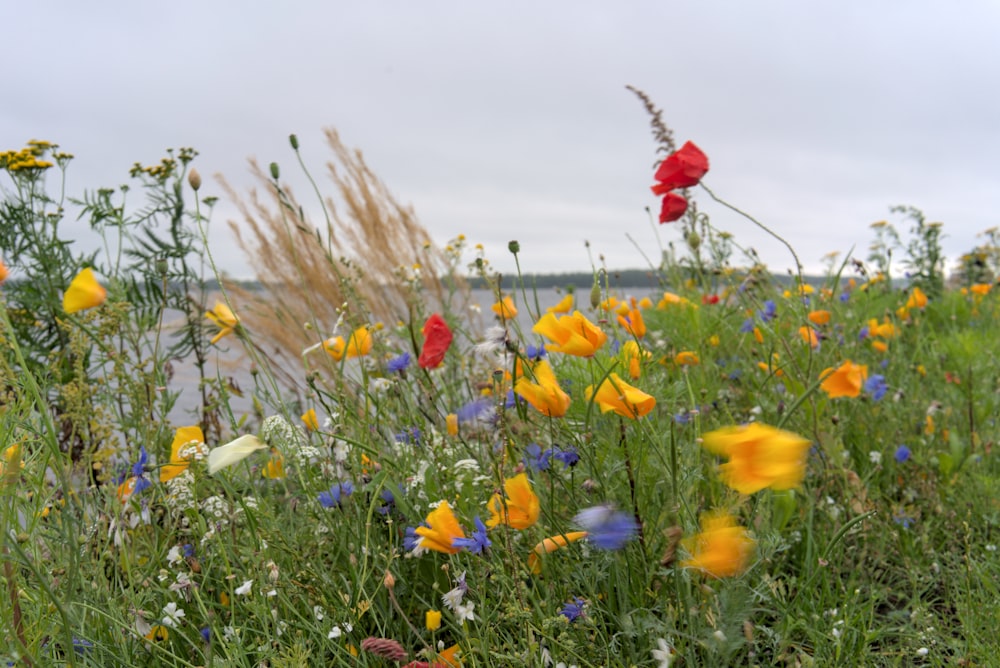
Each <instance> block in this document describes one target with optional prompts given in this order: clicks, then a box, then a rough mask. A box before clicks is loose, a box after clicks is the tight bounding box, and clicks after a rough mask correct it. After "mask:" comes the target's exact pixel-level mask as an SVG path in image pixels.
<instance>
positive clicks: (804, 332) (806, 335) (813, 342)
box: [799, 325, 819, 348]
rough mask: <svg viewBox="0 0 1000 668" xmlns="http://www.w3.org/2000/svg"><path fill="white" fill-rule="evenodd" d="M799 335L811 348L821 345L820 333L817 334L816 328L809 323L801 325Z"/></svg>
mask: <svg viewBox="0 0 1000 668" xmlns="http://www.w3.org/2000/svg"><path fill="white" fill-rule="evenodd" d="M799 336H800V337H802V340H803V341H805V342H806V343H808V344H809V347H810V348H818V347H819V335H817V334H816V330H815V329H813V328H812V327H809V326H807V325H802V326H801V327H799Z"/></svg>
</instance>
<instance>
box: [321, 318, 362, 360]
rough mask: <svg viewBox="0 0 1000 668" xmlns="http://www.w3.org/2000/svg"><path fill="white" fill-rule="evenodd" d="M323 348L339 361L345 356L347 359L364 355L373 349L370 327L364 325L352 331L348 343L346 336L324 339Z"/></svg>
mask: <svg viewBox="0 0 1000 668" xmlns="http://www.w3.org/2000/svg"><path fill="white" fill-rule="evenodd" d="M323 348H325V349H326V352H328V353H329V354H330V357H332V358H333V359H335V360H336V361H338V362H339V361H340V360H342V359H344V358H345V357H346V358H347V359H351V358H352V357H364V356H365V355H367V354H368V353H369V352H370V351H371V349H372V335H371V332H370V331H369V329H368V325H362V326H361V327H358V328H357V329H356V330H354V331H353V332H351V338H350V339H349V340H348V341H347V344H346V345H345V344H344V337H342V336H338V337H335V338H332V339H327V340H326V341H324V342H323Z"/></svg>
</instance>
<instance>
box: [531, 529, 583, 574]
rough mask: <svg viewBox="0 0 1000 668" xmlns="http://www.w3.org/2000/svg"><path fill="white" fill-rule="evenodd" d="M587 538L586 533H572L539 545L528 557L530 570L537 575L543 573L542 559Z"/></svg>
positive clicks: (549, 539) (553, 537) (547, 539)
mask: <svg viewBox="0 0 1000 668" xmlns="http://www.w3.org/2000/svg"><path fill="white" fill-rule="evenodd" d="M586 537H587V532H586V531H570V532H569V533H565V534H559V535H558V536H552V537H550V538H546V539H545V540H543V541H542V542H540V543H539V544H538V545H536V546H535V549H533V550H532V551H531V554H529V555H528V568H530V569H531V572H532V573H534V574H535V575H538V574H539V573H541V572H542V557H543V556H545V555H546V554H549V553H550V552H555V551H556V550H558V549H559V548H561V547H566V546H567V545H569V544H570V543H575V542H576V541H578V540H581V539H583V538H586Z"/></svg>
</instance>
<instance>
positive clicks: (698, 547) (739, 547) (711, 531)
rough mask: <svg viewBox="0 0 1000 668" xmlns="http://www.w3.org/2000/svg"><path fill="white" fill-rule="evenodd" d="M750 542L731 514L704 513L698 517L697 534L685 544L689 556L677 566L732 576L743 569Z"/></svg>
mask: <svg viewBox="0 0 1000 668" xmlns="http://www.w3.org/2000/svg"><path fill="white" fill-rule="evenodd" d="M754 545H755V543H754V541H753V539H752V538H750V536H748V535H747V530H746V529H745V528H743V527H741V526H738V525H737V524H736V520H735V519H734V518H733V517H732V516H731V515H728V514H723V513H706V514H704V515H702V517H701V533H699V534H697V535H696V536H695V537H694V538H693V539H691V540H689V541H686V543H685V546H686V547H687V548H688V551H689V552H690V553H691V558H690V559H687V560H686V561H682V562H681V566H682V567H684V568H696V569H698V570H700V571H701V572H702V573H705V574H706V575H709V576H711V577H714V578H729V577H733V576H736V575H739V574H740V573H742V572H743V571H745V570H746V568H747V566H748V565H749V563H750V558H751V556H753V551H754Z"/></svg>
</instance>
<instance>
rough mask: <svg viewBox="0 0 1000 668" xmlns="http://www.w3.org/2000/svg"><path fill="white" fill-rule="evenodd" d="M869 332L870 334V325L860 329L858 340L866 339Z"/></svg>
mask: <svg viewBox="0 0 1000 668" xmlns="http://www.w3.org/2000/svg"><path fill="white" fill-rule="evenodd" d="M868 334H869V331H868V325H865V326H864V327H862V328H861V329H860V330H859V331H858V341H864V340H865V339H867V338H868Z"/></svg>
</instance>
